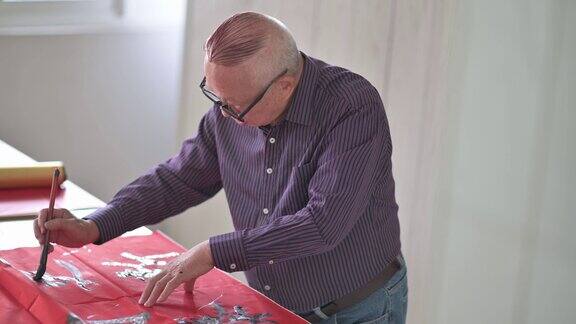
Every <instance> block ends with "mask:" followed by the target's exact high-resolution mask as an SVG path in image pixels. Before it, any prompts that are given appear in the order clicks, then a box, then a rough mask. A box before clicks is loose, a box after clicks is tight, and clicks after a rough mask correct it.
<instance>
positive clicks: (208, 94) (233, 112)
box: [200, 69, 288, 122]
mask: <svg viewBox="0 0 576 324" xmlns="http://www.w3.org/2000/svg"><path fill="white" fill-rule="evenodd" d="M287 72H288V69H284V71H283V72H282V73H280V74H279V75H278V76H277V77H275V78H274V79H273V80H272V81H270V83H268V85H267V86H266V88H265V89H264V90H263V91H262V92H261V93H260V94H259V95H258V96H257V97H256V99H254V101H252V103H251V104H250V105H248V107H246V109H244V111H242V112H241V113H237V112H236V110H234V109H232V108H231V107H230V106H229V105H227V104H224V102H223V101H222V99H220V98H219V97H218V96H217V95H216V94H215V93H214V92H212V91H210V90H208V89H206V88H205V86H206V77H204V78H203V79H202V82H200V89H201V90H202V93H203V94H204V95H205V96H206V98H208V99H210V101H212V102H213V103H214V104H215V105H217V106H218V107H219V108H220V109H221V110H223V111H224V112H225V113H226V114H228V115H230V117H232V118H234V119H236V120H238V121H240V122H244V116H246V114H248V112H250V110H252V108H254V106H256V105H257V104H258V102H260V100H262V98H264V95H266V93H267V92H268V89H270V87H271V86H272V85H273V84H274V82H276V81H278V79H280V78H281V77H282V76H284V74H286V73H287Z"/></svg>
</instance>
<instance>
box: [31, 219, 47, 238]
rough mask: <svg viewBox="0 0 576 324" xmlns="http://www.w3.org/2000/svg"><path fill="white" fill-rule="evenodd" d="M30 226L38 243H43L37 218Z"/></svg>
mask: <svg viewBox="0 0 576 324" xmlns="http://www.w3.org/2000/svg"><path fill="white" fill-rule="evenodd" d="M32 227H33V228H34V236H35V237H36V239H37V240H38V243H40V244H43V243H44V236H43V235H42V233H41V231H40V226H38V218H36V219H35V220H34V223H33V224H32Z"/></svg>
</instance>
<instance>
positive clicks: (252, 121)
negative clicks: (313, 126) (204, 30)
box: [204, 12, 302, 126]
mask: <svg viewBox="0 0 576 324" xmlns="http://www.w3.org/2000/svg"><path fill="white" fill-rule="evenodd" d="M205 51H206V56H205V58H204V73H205V76H206V83H205V86H204V88H205V89H206V90H208V91H210V92H212V93H213V94H215V95H216V96H218V97H219V98H220V99H221V100H222V101H223V102H224V103H225V104H227V105H228V106H229V107H230V108H232V109H233V110H234V111H235V112H236V113H237V114H241V113H242V112H244V111H245V110H246V108H248V107H250V106H251V104H254V103H255V102H256V101H257V103H256V104H255V105H254V106H253V107H252V108H251V109H250V111H249V113H247V114H246V115H244V116H243V120H244V123H245V124H246V125H249V126H263V125H267V124H271V123H274V122H276V121H278V119H279V118H280V117H281V116H282V114H283V112H284V110H285V108H286V107H287V105H288V103H289V100H290V96H291V95H292V93H293V91H294V89H295V88H296V86H297V84H298V80H299V77H300V72H301V69H302V67H301V65H302V62H301V61H302V58H301V56H300V53H299V51H298V48H297V46H296V42H295V41H294V38H293V37H292V35H291V34H290V31H289V30H288V29H287V28H286V26H284V24H282V23H281V22H280V21H278V20H277V19H275V18H272V17H269V16H265V15H262V14H258V13H254V12H245V13H241V14H236V15H234V16H232V17H230V18H228V19H227V20H226V21H224V22H223V23H222V24H221V25H220V26H218V28H217V29H216V31H214V33H213V34H212V35H211V36H210V37H209V38H208V40H207V41H206V45H205ZM258 99H259V100H258ZM223 114H224V115H225V116H228V115H229V114H226V113H225V112H224V111H223Z"/></svg>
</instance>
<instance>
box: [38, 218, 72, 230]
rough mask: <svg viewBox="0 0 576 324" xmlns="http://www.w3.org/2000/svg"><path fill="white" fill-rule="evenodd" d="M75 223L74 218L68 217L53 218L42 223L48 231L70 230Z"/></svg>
mask: <svg viewBox="0 0 576 324" xmlns="http://www.w3.org/2000/svg"><path fill="white" fill-rule="evenodd" d="M74 225H75V222H74V220H70V219H61V218H59V219H53V220H49V221H47V222H45V223H44V228H46V229H48V230H50V231H56V230H71V229H72V228H73V226H74Z"/></svg>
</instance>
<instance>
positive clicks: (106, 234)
mask: <svg viewBox="0 0 576 324" xmlns="http://www.w3.org/2000/svg"><path fill="white" fill-rule="evenodd" d="M82 219H84V220H91V221H93V222H94V223H96V226H97V227H98V230H99V231H100V237H99V238H98V240H96V242H94V244H96V245H100V244H103V243H106V242H108V241H110V240H111V239H113V238H116V237H118V236H120V235H122V234H124V232H126V231H125V230H124V222H123V220H122V213H121V212H120V211H119V210H118V208H115V207H113V206H111V205H107V206H105V207H102V208H100V209H98V210H96V211H95V212H93V213H92V214H90V215H88V216H86V217H83V218H82Z"/></svg>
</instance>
